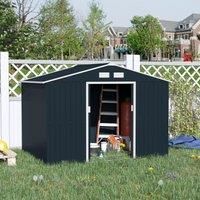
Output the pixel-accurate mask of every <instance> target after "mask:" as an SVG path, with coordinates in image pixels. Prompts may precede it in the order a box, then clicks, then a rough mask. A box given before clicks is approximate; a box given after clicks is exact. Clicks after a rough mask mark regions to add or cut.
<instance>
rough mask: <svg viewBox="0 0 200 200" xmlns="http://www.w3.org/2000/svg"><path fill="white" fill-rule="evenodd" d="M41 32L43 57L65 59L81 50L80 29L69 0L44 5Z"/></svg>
mask: <svg viewBox="0 0 200 200" xmlns="http://www.w3.org/2000/svg"><path fill="white" fill-rule="evenodd" d="M39 34H40V43H39V46H40V48H39V52H40V54H41V56H42V57H43V58H46V59H52V58H55V59H64V58H67V57H70V56H72V55H73V56H74V55H78V54H79V53H80V51H81V40H80V37H81V35H80V31H79V30H78V28H77V24H76V20H75V17H74V14H73V9H72V7H71V6H70V4H69V2H68V0H53V1H49V2H48V3H47V4H46V5H44V6H43V7H42V9H41V16H40V18H39ZM44 49H45V50H44Z"/></svg>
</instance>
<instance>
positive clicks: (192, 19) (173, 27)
mask: <svg viewBox="0 0 200 200" xmlns="http://www.w3.org/2000/svg"><path fill="white" fill-rule="evenodd" d="M199 20H200V14H195V13H193V14H191V15H190V16H188V17H186V18H185V19H183V20H181V21H169V20H160V23H161V25H162V27H163V28H164V31H166V32H179V31H187V30H190V29H191V28H192V26H194V25H195V24H196V23H197V22H198V21H199ZM186 24H188V25H189V26H188V27H186V26H185V28H184V29H180V28H179V26H180V25H186Z"/></svg>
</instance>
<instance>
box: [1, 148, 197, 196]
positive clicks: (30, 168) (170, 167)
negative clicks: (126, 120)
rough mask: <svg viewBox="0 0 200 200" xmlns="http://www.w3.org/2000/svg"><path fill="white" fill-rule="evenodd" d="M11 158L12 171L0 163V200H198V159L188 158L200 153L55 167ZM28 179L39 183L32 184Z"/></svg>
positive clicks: (115, 157) (30, 158) (26, 156)
mask: <svg viewBox="0 0 200 200" xmlns="http://www.w3.org/2000/svg"><path fill="white" fill-rule="evenodd" d="M17 153H18V157H17V166H15V167H8V166H7V165H6V164H5V163H3V162H1V163H0V191H1V193H0V199H2V200H12V199H17V200H18V199H19V200H22V199H27V200H32V199H37V200H40V199H43V200H46V199H48V200H50V199H53V200H54V199H55V200H57V199H59V200H60V199H70V200H79V199H81V200H82V199H83V200H84V199H87V200H88V199H91V200H96V199H99V200H104V199H105V200H109V199H114V200H115V199H123V200H129V199H134V200H135V199H136V200H137V199H155V200H159V199H170V200H171V199H176V200H179V199H181V200H185V199H186V200H188V199H191V200H199V199H200V159H194V158H191V155H193V154H194V155H199V156H200V151H195V150H180V149H179V150H178V149H170V151H169V155H168V156H150V157H144V158H137V159H131V158H130V157H129V156H128V155H126V154H124V153H117V154H116V153H110V154H109V155H107V156H104V158H93V159H92V160H91V162H89V163H68V162H62V163H60V164H55V165H46V164H44V163H42V162H41V161H39V160H37V159H35V158H34V157H33V156H31V155H30V154H28V153H25V152H23V151H21V150H18V151H17ZM149 167H152V168H153V171H152V172H150V171H148V168H149ZM34 175H43V177H44V178H43V180H42V181H40V182H38V181H36V182H35V181H34V180H33V176H34ZM159 180H163V185H162V186H159V185H158V181H159Z"/></svg>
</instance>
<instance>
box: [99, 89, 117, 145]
mask: <svg viewBox="0 0 200 200" xmlns="http://www.w3.org/2000/svg"><path fill="white" fill-rule="evenodd" d="M109 86H110V85H107V87H105V85H102V87H101V94H100V106H99V119H98V124H97V134H96V142H97V143H99V142H100V141H101V139H103V138H108V137H109V135H110V134H101V129H102V128H114V129H115V132H113V133H112V134H114V135H119V87H118V85H115V87H113V85H111V86H112V87H109ZM106 94H108V95H111V96H110V97H109V98H106V97H105V95H106ZM112 95H113V96H114V98H111V97H112ZM104 104H108V105H115V106H114V107H115V110H114V111H107V110H104V109H103V105H104ZM103 116H106V117H107V119H109V118H111V117H112V118H114V119H115V120H114V121H113V122H110V121H112V120H111V119H110V120H109V121H105V120H104V121H103V122H102V117H103Z"/></svg>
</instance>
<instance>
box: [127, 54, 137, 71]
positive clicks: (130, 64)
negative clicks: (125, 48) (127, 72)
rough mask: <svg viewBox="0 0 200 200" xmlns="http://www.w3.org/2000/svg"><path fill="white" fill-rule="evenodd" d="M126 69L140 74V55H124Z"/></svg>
mask: <svg viewBox="0 0 200 200" xmlns="http://www.w3.org/2000/svg"><path fill="white" fill-rule="evenodd" d="M126 67H127V68H128V69H132V70H134V71H138V72H140V55H133V54H131V55H129V54H127V55H126Z"/></svg>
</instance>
